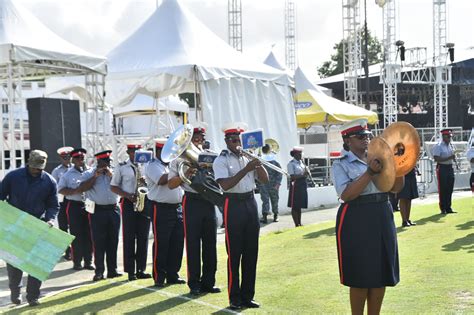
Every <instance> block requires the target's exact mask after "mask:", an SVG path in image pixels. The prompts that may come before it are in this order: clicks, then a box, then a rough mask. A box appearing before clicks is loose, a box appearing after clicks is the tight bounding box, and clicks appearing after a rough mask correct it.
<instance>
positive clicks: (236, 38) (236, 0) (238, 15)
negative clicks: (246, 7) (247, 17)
mask: <svg viewBox="0 0 474 315" xmlns="http://www.w3.org/2000/svg"><path fill="white" fill-rule="evenodd" d="M227 10H228V23H229V31H228V36H229V45H231V46H232V47H234V48H235V49H236V50H238V51H240V52H241V51H242V1H241V0H228V2H227Z"/></svg>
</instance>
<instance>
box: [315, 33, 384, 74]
mask: <svg viewBox="0 0 474 315" xmlns="http://www.w3.org/2000/svg"><path fill="white" fill-rule="evenodd" d="M367 35H368V46H367V48H368V54H369V65H373V64H376V63H379V62H381V61H382V60H383V59H382V42H381V41H379V40H378V38H377V37H376V36H372V34H371V33H370V31H368V34H367ZM361 38H362V39H363V38H364V31H362V34H361ZM362 47H363V45H362ZM333 48H334V49H335V50H336V53H335V54H333V55H331V60H328V61H325V62H323V64H322V65H321V67H319V68H318V74H319V76H320V77H321V78H326V77H330V76H333V75H336V74H339V73H342V72H344V61H343V58H344V51H343V45H342V40H341V41H339V43H336V44H334V47H333ZM363 52H364V49H363V48H362V55H363ZM362 62H364V60H363V61H362Z"/></svg>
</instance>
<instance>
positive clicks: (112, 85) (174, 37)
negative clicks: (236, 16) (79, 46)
mask: <svg viewBox="0 0 474 315" xmlns="http://www.w3.org/2000/svg"><path fill="white" fill-rule="evenodd" d="M107 57H108V60H109V74H110V75H109V77H108V81H107V94H108V99H109V102H111V103H112V104H114V105H115V106H123V105H126V104H127V103H129V102H130V101H131V100H132V99H133V97H134V96H135V94H137V93H142V94H148V95H150V96H153V95H154V94H155V93H158V94H159V96H160V97H162V96H166V95H171V94H176V93H178V92H179V93H182V92H194V83H193V82H194V81H206V80H212V79H222V78H248V79H258V80H265V81H272V82H277V83H279V84H284V85H288V84H289V83H290V80H291V78H289V77H288V76H287V75H286V74H285V73H283V72H282V71H279V70H275V69H273V68H271V67H268V66H266V65H264V64H261V63H258V62H255V61H254V60H252V59H250V58H247V57H245V56H244V55H243V54H241V53H239V52H237V51H236V50H234V49H233V48H232V47H230V46H229V45H228V44H227V43H226V42H225V41H223V40H222V39H220V38H219V37H218V36H217V35H215V34H214V33H213V32H212V31H210V30H209V29H208V28H207V27H206V26H205V25H204V24H203V23H202V22H201V21H199V20H198V19H197V18H196V17H195V16H194V15H193V14H192V13H191V12H190V11H189V10H188V9H187V8H186V7H184V6H183V5H182V4H181V3H180V2H179V0H164V1H163V3H162V4H161V6H160V7H159V8H158V9H157V10H156V11H155V12H154V13H153V14H152V15H151V16H150V17H149V18H148V19H147V20H146V21H145V22H144V23H143V25H142V26H141V27H140V28H138V29H137V30H136V31H135V32H134V33H133V34H132V35H131V36H130V37H128V38H127V39H126V40H125V41H124V42H122V43H121V44H120V45H118V46H117V47H116V48H115V49H113V50H112V51H111V52H110V53H109V54H108V55H107ZM123 83H127V84H126V85H125V86H124V85H123Z"/></svg>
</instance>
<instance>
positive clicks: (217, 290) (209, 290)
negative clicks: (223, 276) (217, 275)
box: [201, 287, 222, 293]
mask: <svg viewBox="0 0 474 315" xmlns="http://www.w3.org/2000/svg"><path fill="white" fill-rule="evenodd" d="M201 292H206V293H221V292H222V291H221V289H220V288H218V287H212V288H201Z"/></svg>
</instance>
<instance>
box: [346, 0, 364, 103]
mask: <svg viewBox="0 0 474 315" xmlns="http://www.w3.org/2000/svg"><path fill="white" fill-rule="evenodd" d="M342 29H343V41H342V43H343V52H344V58H343V64H344V100H345V101H346V102H347V103H350V104H354V105H359V104H360V100H359V94H358V91H357V80H358V78H359V71H360V70H359V69H361V43H360V40H361V36H360V6H359V1H358V0H342Z"/></svg>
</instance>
